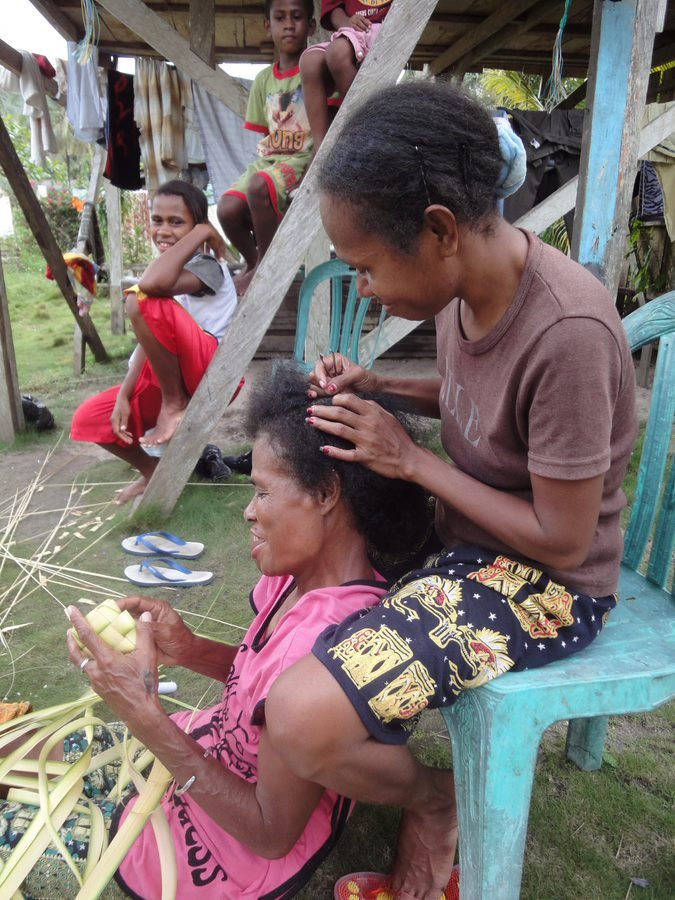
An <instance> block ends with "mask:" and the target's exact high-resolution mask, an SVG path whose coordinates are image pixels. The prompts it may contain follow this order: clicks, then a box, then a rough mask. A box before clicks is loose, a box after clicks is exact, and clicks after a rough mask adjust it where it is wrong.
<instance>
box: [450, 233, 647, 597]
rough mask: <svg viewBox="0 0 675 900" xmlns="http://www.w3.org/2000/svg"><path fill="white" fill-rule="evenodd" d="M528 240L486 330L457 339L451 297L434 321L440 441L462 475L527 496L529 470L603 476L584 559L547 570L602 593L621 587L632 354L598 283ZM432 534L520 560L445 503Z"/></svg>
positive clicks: (631, 435) (632, 424)
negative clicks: (514, 280) (497, 316)
mask: <svg viewBox="0 0 675 900" xmlns="http://www.w3.org/2000/svg"><path fill="white" fill-rule="evenodd" d="M525 234H526V235H527V238H528V241H529V250H528V255H527V261H526V265H525V271H524V272H523V277H522V280H521V282H520V286H519V288H518V292H517V294H516V296H515V298H514V300H513V303H512V304H511V306H510V307H509V309H508V310H507V312H506V313H505V315H504V316H503V317H502V319H501V320H500V321H499V322H498V323H497V325H496V326H495V328H494V329H493V330H492V331H491V332H490V333H489V334H488V335H486V336H485V337H482V338H480V339H479V340H476V341H468V340H466V339H465V338H463V336H462V329H461V325H460V319H459V308H460V302H459V300H458V299H455V300H453V301H452V302H451V303H450V304H449V305H448V306H447V307H446V308H445V309H444V310H443V312H442V313H440V315H438V316H437V318H436V327H437V334H438V368H439V372H440V374H441V377H442V379H443V383H442V386H441V394H440V406H441V435H442V442H443V446H444V447H445V450H446V452H447V453H448V455H449V456H450V457H451V459H452V460H453V462H454V463H455V465H457V466H458V467H459V468H460V469H462V470H463V471H464V472H467V473H468V474H469V475H472V476H473V477H474V478H476V479H478V480H479V481H482V482H483V483H484V484H488V485H490V486H492V487H494V488H497V489H499V490H501V491H506V492H508V493H510V494H514V495H516V496H518V497H524V498H526V499H528V500H531V499H532V485H531V483H530V473H534V474H535V475H539V476H542V477H545V478H556V479H570V480H575V479H582V478H591V477H593V476H595V475H599V474H601V473H604V474H605V481H604V488H603V495H602V503H601V507H600V517H599V519H598V525H597V528H596V532H595V536H594V539H593V544H592V546H591V549H590V552H589V554H588V557H587V559H586V560H585V561H584V562H583V564H582V565H581V566H579V567H578V568H577V569H575V570H573V571H564V572H561V571H555V570H553V569H548V568H547V570H546V571H547V574H549V575H550V576H551V578H552V579H553V580H554V581H556V582H559V583H560V584H564V585H565V586H567V587H569V588H571V589H575V590H577V591H580V592H582V593H585V594H589V595H591V596H593V595H596V596H604V595H607V594H611V593H613V592H614V591H615V590H616V587H617V581H618V576H619V564H620V561H621V556H622V551H623V538H622V534H621V529H620V523H619V515H620V512H621V510H622V509H623V508H624V506H625V505H626V498H625V496H624V494H623V491H622V490H621V484H622V482H623V478H624V475H625V471H626V465H627V463H628V458H629V456H630V451H631V448H632V446H633V441H634V439H635V433H636V417H635V375H634V369H633V363H632V359H631V353H630V348H629V346H628V341H627V339H626V335H625V332H624V329H623V326H622V324H621V320H620V319H619V316H618V314H617V312H616V309H615V307H614V304H613V302H612V299H611V297H610V296H609V294H608V293H607V291H606V290H605V288H604V287H603V286H602V285H601V284H600V282H599V281H598V280H597V279H596V278H595V277H594V276H593V275H591V274H590V273H589V272H587V271H586V270H585V269H584V268H583V267H582V266H580V265H578V264H577V263H575V262H573V261H572V260H570V259H568V258H567V257H566V256H564V255H563V254H562V253H560V252H559V251H557V250H555V249H553V248H552V247H549V246H548V245H546V244H544V243H542V241H540V240H539V238H537V237H536V236H535V235H533V234H531V233H529V232H525ZM436 528H437V531H438V534H439V537H440V538H441V539H442V540H443V542H444V543H445V544H446V546H450V545H452V544H456V543H460V542H461V543H475V544H479V545H480V546H484V547H487V548H489V549H492V550H497V551H501V552H504V553H506V554H507V555H515V556H519V554H517V553H516V552H515V551H514V550H513V549H512V548H510V547H508V546H506V545H503V544H500V542H499V541H498V540H497V539H496V538H494V537H493V536H492V535H490V533H489V532H487V531H484V530H483V529H481V528H478V527H477V526H476V525H474V524H473V523H472V522H471V521H469V520H468V519H467V518H465V517H464V516H462V515H460V514H459V513H457V512H456V511H455V510H454V509H452V508H451V507H450V506H447V505H444V504H440V503H439V505H438V508H437V516H436ZM520 558H522V556H520ZM535 564H536V561H535Z"/></svg>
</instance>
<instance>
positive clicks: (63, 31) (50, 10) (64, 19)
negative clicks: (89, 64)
mask: <svg viewBox="0 0 675 900" xmlns="http://www.w3.org/2000/svg"><path fill="white" fill-rule="evenodd" d="M30 2H31V3H32V4H33V6H34V7H35V9H36V10H37V11H38V12H39V13H40V15H41V16H42V17H43V18H44V19H46V20H47V21H48V22H49V24H50V25H51V26H52V28H55V29H56V30H57V31H58V33H59V34H60V35H61V37H62V38H64V39H65V40H66V41H76V42H77V41H81V40H82V38H83V37H84V31H83V30H82V29H81V28H78V27H77V25H75V24H74V23H73V22H72V21H71V20H70V19H69V18H68V16H67V15H65V13H64V12H63V11H62V10H61V9H60V8H59V7H58V6H57V5H56V4H55V3H53V2H52V0H30ZM77 8H78V12H81V10H82V7H81V6H80V4H79V3H78V4H77Z"/></svg>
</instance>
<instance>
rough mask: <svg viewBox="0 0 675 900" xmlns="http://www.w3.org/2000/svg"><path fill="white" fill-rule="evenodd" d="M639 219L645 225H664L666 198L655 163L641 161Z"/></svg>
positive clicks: (639, 173)
mask: <svg viewBox="0 0 675 900" xmlns="http://www.w3.org/2000/svg"><path fill="white" fill-rule="evenodd" d="M637 215H638V218H639V219H640V220H641V221H642V222H643V223H644V224H645V225H654V224H663V221H664V198H663V191H662V190H661V182H660V181H659V176H658V175H657V174H656V167H655V166H654V163H652V162H649V161H648V160H646V159H643V160H641V161H640V164H639V169H638V208H637Z"/></svg>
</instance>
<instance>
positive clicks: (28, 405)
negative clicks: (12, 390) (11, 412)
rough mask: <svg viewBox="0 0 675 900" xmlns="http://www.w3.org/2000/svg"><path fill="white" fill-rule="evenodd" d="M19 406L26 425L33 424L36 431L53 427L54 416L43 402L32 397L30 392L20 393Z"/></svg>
mask: <svg viewBox="0 0 675 900" xmlns="http://www.w3.org/2000/svg"><path fill="white" fill-rule="evenodd" d="M21 407H22V409H23V417H24V419H25V422H26V425H34V426H35V428H36V429H37V431H49V430H50V429H52V428H53V427H54V424H55V423H54V416H53V415H52V414H51V413H50V411H49V410H48V409H47V407H46V406H45V405H44V403H40V401H39V400H35V399H33V397H31V395H30V394H22V395H21Z"/></svg>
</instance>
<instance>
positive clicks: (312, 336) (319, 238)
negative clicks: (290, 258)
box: [305, 228, 331, 359]
mask: <svg viewBox="0 0 675 900" xmlns="http://www.w3.org/2000/svg"><path fill="white" fill-rule="evenodd" d="M328 259H330V242H329V240H328V235H327V234H326V232H325V231H324V230H323V228H321V229H319V233H318V234H317V235H316V236H315V238H314V240H313V241H312V243H311V244H310V245H309V247H308V248H307V253H306V255H305V274H308V273H309V272H311V271H312V269H314V268H316V266H318V265H319V264H320V263H323V262H326V261H327V260H328ZM330 306H331V284H330V281H324V282H323V283H322V284H320V285H318V287H317V288H316V290H315V292H314V301H313V303H312V305H311V307H310V310H309V322H308V324H307V340H306V341H305V347H306V358H307V359H317V358H318V356H319V353H323V352H325V351H326V350H327V349H328V337H329V335H330Z"/></svg>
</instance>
